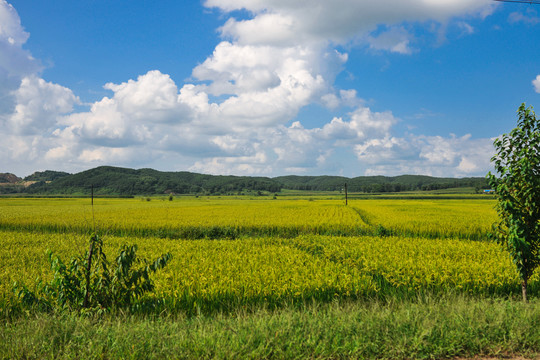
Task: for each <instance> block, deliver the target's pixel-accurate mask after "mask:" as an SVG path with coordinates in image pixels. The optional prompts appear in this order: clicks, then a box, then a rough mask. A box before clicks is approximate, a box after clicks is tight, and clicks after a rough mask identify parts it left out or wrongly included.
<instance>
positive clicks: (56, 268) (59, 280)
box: [14, 234, 171, 310]
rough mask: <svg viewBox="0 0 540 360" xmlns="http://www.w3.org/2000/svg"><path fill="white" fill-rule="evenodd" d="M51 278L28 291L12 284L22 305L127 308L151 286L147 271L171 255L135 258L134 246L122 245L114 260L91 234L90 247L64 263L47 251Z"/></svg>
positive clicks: (63, 307)
mask: <svg viewBox="0 0 540 360" xmlns="http://www.w3.org/2000/svg"><path fill="white" fill-rule="evenodd" d="M48 256H49V262H50V264H51V270H52V271H53V273H54V275H53V279H52V280H51V281H50V282H49V283H43V282H42V281H39V282H38V283H37V284H36V286H35V290H34V291H31V290H30V289H29V288H28V287H27V286H26V285H24V284H17V283H15V284H14V291H15V294H16V296H17V297H18V299H19V300H20V301H21V303H22V305H25V306H37V307H38V308H40V309H46V310H51V309H57V308H58V309H69V310H81V309H105V310H110V309H112V308H123V307H130V306H131V305H132V304H133V303H134V302H135V301H136V300H137V299H140V298H141V297H142V296H143V295H144V294H145V293H147V292H150V291H152V290H153V289H154V284H153V282H152V280H151V279H150V274H151V273H154V272H156V271H157V270H159V269H162V268H164V267H165V266H166V265H167V263H168V262H169V260H170V259H171V254H170V253H167V254H164V255H162V256H161V257H159V258H157V259H155V260H154V261H153V262H149V261H148V260H146V259H140V258H139V257H137V245H131V246H129V245H123V246H122V247H121V248H120V252H119V254H118V256H117V257H116V259H115V260H114V262H112V263H111V262H109V261H108V260H107V257H106V256H105V253H104V252H103V241H102V240H101V239H100V238H99V237H98V236H97V235H95V234H94V235H92V237H91V239H90V249H89V251H87V252H86V253H85V254H84V255H79V256H77V257H73V258H71V259H70V261H69V262H68V263H66V264H65V263H64V262H63V261H62V260H61V259H60V258H59V257H57V256H54V254H53V253H52V252H51V251H48Z"/></svg>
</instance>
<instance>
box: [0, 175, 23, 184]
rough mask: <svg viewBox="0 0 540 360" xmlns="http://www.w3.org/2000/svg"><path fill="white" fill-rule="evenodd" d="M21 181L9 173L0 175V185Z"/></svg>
mask: <svg viewBox="0 0 540 360" xmlns="http://www.w3.org/2000/svg"><path fill="white" fill-rule="evenodd" d="M21 181H22V179H21V178H20V177H18V176H17V175H14V174H11V173H0V184H16V183H19V182H21Z"/></svg>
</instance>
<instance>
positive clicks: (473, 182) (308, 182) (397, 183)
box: [274, 175, 488, 193]
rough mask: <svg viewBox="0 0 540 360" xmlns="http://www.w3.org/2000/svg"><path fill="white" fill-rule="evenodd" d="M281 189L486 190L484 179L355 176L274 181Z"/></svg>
mask: <svg viewBox="0 0 540 360" xmlns="http://www.w3.org/2000/svg"><path fill="white" fill-rule="evenodd" d="M274 180H276V181H278V182H279V183H280V184H282V186H283V188H286V189H291V190H312V191H331V190H340V189H343V186H344V184H345V183H347V188H348V190H349V191H350V192H367V193H371V192H400V191H415V190H420V191H422V190H439V189H448V188H459V187H475V188H479V189H482V188H487V186H488V184H487V181H486V179H485V178H478V177H477V178H459V179H458V178H436V177H431V176H424V175H401V176H394V177H387V176H359V177H355V178H352V179H351V178H346V177H341V176H294V175H293V176H281V177H277V178H274Z"/></svg>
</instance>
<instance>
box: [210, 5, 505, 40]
mask: <svg viewBox="0 0 540 360" xmlns="http://www.w3.org/2000/svg"><path fill="white" fill-rule="evenodd" d="M205 6H207V7H216V8H219V9H221V10H222V11H225V12H232V11H234V10H241V9H245V10H248V11H250V12H251V13H253V14H255V16H254V17H253V18H251V19H247V20H236V19H234V18H231V19H229V20H228V21H227V23H226V24H225V25H224V26H223V27H222V28H221V32H222V34H223V35H224V36H227V37H231V38H233V39H236V40H237V41H238V42H239V43H240V44H252V45H253V44H272V45H279V46H292V45H294V44H297V43H303V44H306V43H311V42H321V41H322V42H326V41H332V42H334V43H343V42H348V41H349V40H350V39H351V38H354V37H361V36H365V35H367V34H369V32H371V31H373V30H376V29H377V27H378V26H379V25H381V24H385V25H389V26H393V25H397V24H400V23H403V22H415V21H419V22H423V21H426V20H435V21H439V22H446V21H448V19H450V18H452V17H455V16H461V15H467V14H470V15H478V16H487V15H488V14H490V13H491V12H492V11H493V8H494V6H495V5H494V4H492V2H491V1H489V0H481V1H478V0H452V1H446V0H445V1H441V0H406V1H399V2H395V1H391V0H380V1H375V2H374V1H369V0H361V1H358V0H336V1H331V2H330V1H326V0H314V1H310V2H309V3H306V2H298V1H283V0H265V1H262V0H255V1H251V0H250V1H247V0H206V2H205ZM261 30H264V31H261Z"/></svg>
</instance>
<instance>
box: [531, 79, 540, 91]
mask: <svg viewBox="0 0 540 360" xmlns="http://www.w3.org/2000/svg"><path fill="white" fill-rule="evenodd" d="M532 84H533V86H534V90H535V91H536V92H537V93H539V94H540V75H538V76H537V77H536V79H534V80H533V81H532Z"/></svg>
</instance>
